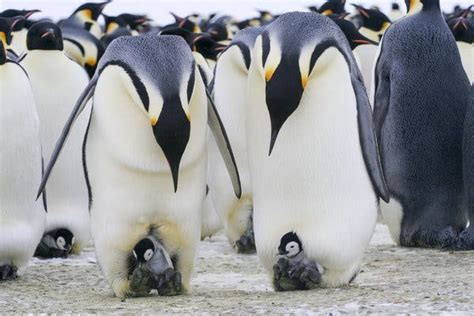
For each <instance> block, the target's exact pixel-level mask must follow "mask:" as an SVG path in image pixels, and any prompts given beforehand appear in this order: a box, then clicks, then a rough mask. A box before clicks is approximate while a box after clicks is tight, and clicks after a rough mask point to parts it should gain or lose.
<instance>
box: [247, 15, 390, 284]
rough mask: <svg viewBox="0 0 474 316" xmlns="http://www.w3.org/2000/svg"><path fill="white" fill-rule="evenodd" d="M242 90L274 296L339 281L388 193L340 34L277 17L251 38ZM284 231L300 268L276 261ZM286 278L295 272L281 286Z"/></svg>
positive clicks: (261, 240) (310, 18) (355, 261)
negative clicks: (298, 246) (299, 248)
mask: <svg viewBox="0 0 474 316" xmlns="http://www.w3.org/2000/svg"><path fill="white" fill-rule="evenodd" d="M248 87H252V90H250V89H249V91H248V95H247V97H248V101H247V144H248V161H249V167H250V178H251V187H252V194H253V203H254V231H255V241H256V246H257V254H258V256H259V258H260V260H261V262H262V263H263V265H264V267H265V268H266V270H267V271H268V272H269V273H270V274H273V281H274V286H275V288H276V289H277V290H292V289H295V288H299V289H301V288H305V289H309V288H314V287H315V286H340V285H344V284H347V283H349V281H350V280H351V279H353V277H354V275H356V274H357V272H358V270H359V267H360V264H361V261H362V257H363V254H364V252H365V250H366V248H367V246H368V244H369V241H370V239H371V237H372V234H373V231H374V228H375V223H376V219H377V195H379V196H382V197H383V198H385V199H387V196H388V192H387V189H386V187H385V182H384V179H383V174H382V171H381V167H380V164H379V156H378V151H377V143H376V139H375V133H374V130H373V120H372V112H371V108H370V104H369V100H368V97H367V93H366V91H365V89H364V84H363V82H362V78H361V74H360V71H359V68H358V66H357V64H356V61H355V59H354V56H353V55H352V52H351V49H350V46H349V44H348V42H347V40H346V39H345V37H344V34H343V33H342V31H341V30H340V29H339V27H337V25H336V24H335V23H334V22H332V21H331V19H329V18H327V17H324V16H322V15H318V14H314V13H301V12H293V13H287V14H284V15H282V16H281V17H280V18H279V19H277V20H276V21H275V22H273V23H272V24H270V25H269V26H268V27H267V28H266V29H265V30H264V31H263V32H262V34H261V35H260V36H259V37H258V38H257V40H256V43H255V46H254V49H253V55H252V64H251V66H250V70H249V81H248ZM341 192H344V194H341ZM288 232H294V233H296V234H297V235H298V237H299V239H300V240H301V243H302V244H303V246H304V247H303V255H302V256H303V257H304V260H303V259H301V258H300V257H298V260H296V259H295V260H293V259H292V258H287V257H284V258H280V259H278V262H277V261H276V259H277V257H276V255H277V253H278V247H279V244H280V240H281V238H282V236H284V235H285V234H287V233H288ZM300 259H301V260H300ZM318 264H319V265H320V266H322V267H324V273H323V274H322V275H320V274H321V272H320V271H319V269H317V267H318ZM291 271H298V272H297V273H295V274H292V278H287V275H289V274H290V273H291ZM318 275H320V281H319V282H315V280H317V279H318V277H317V276H318ZM300 283H302V284H303V285H298V284H300Z"/></svg>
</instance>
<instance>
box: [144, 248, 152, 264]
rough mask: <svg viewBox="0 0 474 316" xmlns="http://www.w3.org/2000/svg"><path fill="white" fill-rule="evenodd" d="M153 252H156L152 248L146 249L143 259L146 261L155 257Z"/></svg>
mask: <svg viewBox="0 0 474 316" xmlns="http://www.w3.org/2000/svg"><path fill="white" fill-rule="evenodd" d="M153 254H154V252H153V250H152V249H147V251H145V254H144V255H143V259H145V261H148V260H150V259H151V258H152V257H153Z"/></svg>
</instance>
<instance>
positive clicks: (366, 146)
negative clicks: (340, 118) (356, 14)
mask: <svg viewBox="0 0 474 316" xmlns="http://www.w3.org/2000/svg"><path fill="white" fill-rule="evenodd" d="M327 45H328V47H329V46H334V47H336V48H337V49H338V50H339V52H340V53H341V54H342V55H343V56H344V58H345V60H346V62H347V64H348V66H349V72H350V75H351V82H352V88H353V89H354V94H355V97H356V102H357V122H358V125H359V139H360V146H361V148H362V154H363V156H364V161H365V166H366V167H367V171H368V173H369V176H370V179H371V180H372V185H373V186H374V190H375V191H376V193H377V195H378V196H379V197H381V198H382V200H384V201H385V202H387V203H388V201H389V200H390V195H389V191H388V187H387V184H386V182H385V177H384V174H383V171H382V163H381V161H380V154H379V147H378V144H377V137H376V133H375V128H374V119H373V117H372V108H371V107H370V102H369V97H368V96H367V92H366V89H365V86H364V80H363V79H362V74H361V72H360V70H359V67H358V66H357V63H356V61H355V58H354V55H352V52H351V51H350V47H349V46H342V47H341V46H340V45H339V44H338V43H336V42H334V43H333V44H332V45H331V44H329V43H328V44H327Z"/></svg>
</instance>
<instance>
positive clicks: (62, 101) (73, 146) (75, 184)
mask: <svg viewBox="0 0 474 316" xmlns="http://www.w3.org/2000/svg"><path fill="white" fill-rule="evenodd" d="M27 47H28V53H27V55H26V56H25V57H24V58H23V59H22V61H21V65H22V66H23V67H24V68H25V70H26V71H27V73H28V76H29V78H30V82H31V87H32V89H33V93H34V96H35V101H36V107H37V109H38V114H39V118H40V122H41V128H40V136H41V145H42V148H43V155H44V157H46V158H49V157H51V154H52V153H53V150H54V146H55V144H56V139H57V138H58V135H59V131H60V130H61V127H63V125H64V122H65V121H66V119H67V118H68V115H69V112H70V111H71V108H72V107H73V105H74V104H75V101H76V100H77V98H78V97H79V95H80V94H81V92H82V90H84V88H85V87H86V86H87V83H88V82H89V78H88V76H87V73H86V72H85V70H84V69H83V68H82V67H81V66H80V65H78V64H77V63H75V62H74V61H72V60H71V59H69V58H68V57H67V56H66V55H65V54H64V52H63V39H62V34H61V29H60V28H59V27H58V26H57V25H56V24H54V23H52V22H48V21H41V22H38V23H36V24H34V25H33V26H32V27H31V28H30V30H29V31H28V36H27ZM51 87H54V91H56V93H51V89H52V88H51ZM87 124H88V117H86V116H83V117H81V118H80V119H79V120H78V122H77V125H76V129H75V130H74V131H73V132H72V133H71V135H70V137H69V146H68V148H67V149H66V150H64V152H63V159H62V160H60V161H59V162H58V164H57V165H56V169H55V170H54V172H53V173H52V175H51V178H50V181H49V183H48V186H47V188H46V191H47V198H48V216H47V224H46V231H45V239H46V240H47V239H49V238H50V237H51V235H54V232H56V231H57V230H60V229H63V230H69V231H70V233H72V235H73V236H74V237H75V243H74V244H73V245H71V246H72V252H73V253H76V254H77V253H79V252H80V251H81V249H82V248H83V247H84V246H85V245H86V244H87V243H88V242H89V240H90V233H89V212H88V195H87V185H86V180H85V177H84V173H83V171H82V159H81V152H82V142H83V139H84V134H85V132H86V129H87ZM52 232H53V234H52ZM62 237H63V238H64V239H65V240H68V238H67V236H62ZM55 239H57V238H55ZM43 248H44V249H48V248H50V247H40V249H43ZM52 249H57V247H53V248H52ZM60 250H70V249H69V248H66V249H60ZM40 255H41V256H42V257H48V253H47V252H42V253H41V254H40ZM64 255H66V254H64V253H62V254H61V256H64ZM52 256H54V250H53V251H52Z"/></svg>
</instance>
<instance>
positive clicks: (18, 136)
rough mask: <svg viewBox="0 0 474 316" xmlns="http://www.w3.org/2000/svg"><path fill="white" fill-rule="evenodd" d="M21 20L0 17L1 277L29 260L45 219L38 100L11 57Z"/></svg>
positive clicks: (12, 275) (9, 276)
mask: <svg viewBox="0 0 474 316" xmlns="http://www.w3.org/2000/svg"><path fill="white" fill-rule="evenodd" d="M20 18H21V17H20ZM17 20H18V19H17V18H12V19H10V18H2V17H0V82H1V84H0V104H1V106H0V146H1V148H2V150H1V151H0V179H1V180H0V281H3V280H10V279H15V278H16V277H17V271H18V269H19V268H23V267H24V266H25V265H26V264H27V262H28V261H29V260H30V258H31V257H32V256H33V252H34V251H35V248H36V246H37V245H38V242H39V241H40V239H41V236H42V234H43V231H44V226H45V221H46V213H45V209H44V206H43V204H42V201H35V190H36V187H37V186H38V185H39V183H40V181H41V172H42V170H41V168H42V166H41V164H42V162H41V147H40V142H39V119H38V114H37V112H36V108H35V100H34V97H33V92H32V91H31V86H30V82H29V80H28V76H27V74H26V72H25V71H24V69H23V68H22V67H21V66H20V65H19V64H17V63H16V62H13V61H11V60H8V59H7V57H6V47H7V45H8V44H9V43H10V41H11V29H12V25H13V24H14V23H15V21H17Z"/></svg>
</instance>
